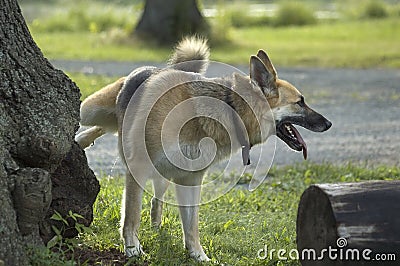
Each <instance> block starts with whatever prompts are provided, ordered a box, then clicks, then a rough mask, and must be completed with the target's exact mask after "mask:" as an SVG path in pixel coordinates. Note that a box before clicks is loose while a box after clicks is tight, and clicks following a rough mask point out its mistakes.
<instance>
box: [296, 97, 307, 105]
mask: <svg viewBox="0 0 400 266" xmlns="http://www.w3.org/2000/svg"><path fill="white" fill-rule="evenodd" d="M296 104H298V105H299V106H300V107H304V106H305V105H306V104H305V103H304V97H303V96H301V97H300V101H298V102H296Z"/></svg>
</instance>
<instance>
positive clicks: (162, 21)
mask: <svg viewBox="0 0 400 266" xmlns="http://www.w3.org/2000/svg"><path fill="white" fill-rule="evenodd" d="M207 31H208V25H207V23H206V21H205V20H204V18H203V16H202V15H201V13H200V11H199V8H198V7H197V3H196V0H184V1H182V0H147V1H146V3H145V7H144V11H143V14H142V17H141V19H140V21H139V23H138V25H137V26H136V29H135V34H137V35H139V36H140V37H141V38H145V39H150V40H155V41H157V42H158V43H160V44H167V45H168V44H171V43H175V42H176V41H177V40H179V39H180V38H181V37H182V36H184V35H187V34H194V33H199V34H206V33H207Z"/></svg>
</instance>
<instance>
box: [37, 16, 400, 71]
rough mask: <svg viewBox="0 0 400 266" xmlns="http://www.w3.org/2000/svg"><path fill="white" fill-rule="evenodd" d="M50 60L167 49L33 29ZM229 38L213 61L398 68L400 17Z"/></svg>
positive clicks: (160, 55)
mask: <svg viewBox="0 0 400 266" xmlns="http://www.w3.org/2000/svg"><path fill="white" fill-rule="evenodd" d="M32 35H33V37H34V39H35V41H36V42H37V43H38V45H39V47H40V48H41V49H42V51H43V53H44V54H45V56H46V57H49V58H54V59H79V60H117V61H143V62H151V61H153V62H154V61H164V60H166V59H167V58H168V56H169V54H170V53H171V49H169V48H159V47H156V46H153V45H149V44H145V43H143V42H141V41H137V40H136V41H135V40H133V39H132V40H130V41H125V42H122V43H121V42H113V40H112V36H108V35H107V33H87V32H85V33H79V32H78V33H76V32H74V33H43V32H34V31H33V32H32ZM230 36H231V37H230V38H231V41H230V42H226V43H222V44H219V45H218V46H216V47H212V56H211V58H212V59H213V60H217V61H222V62H226V63H234V64H247V62H248V60H249V56H250V55H251V54H255V53H256V52H257V51H258V49H261V48H262V49H265V50H266V51H268V52H269V54H270V56H271V58H272V60H273V62H274V63H275V64H276V65H278V66H314V67H355V68H367V67H400V50H399V49H398V44H399V43H400V19H396V18H389V19H383V20H359V21H348V22H334V23H323V24H318V25H310V26H303V27H285V28H272V27H262V26H257V27H247V28H232V29H230Z"/></svg>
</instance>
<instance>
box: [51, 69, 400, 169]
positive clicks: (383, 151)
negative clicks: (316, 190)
mask: <svg viewBox="0 0 400 266" xmlns="http://www.w3.org/2000/svg"><path fill="white" fill-rule="evenodd" d="M52 63H53V64H54V65H55V66H56V67H58V68H59V69H62V70H64V71H69V72H86V73H93V74H101V75H112V76H122V75H126V74H128V73H129V72H130V71H131V70H132V69H134V68H136V67H138V66H141V65H144V64H141V63H126V62H124V63H116V62H83V61H82V62H76V61H74V62H66V61H53V62H52ZM239 69H241V70H242V71H244V72H248V70H247V67H245V66H239ZM217 71H218V70H217ZM278 73H279V76H280V78H283V79H287V80H289V81H291V82H292V83H293V84H294V85H295V86H296V87H297V88H299V89H300V90H301V91H302V93H303V94H304V95H305V97H306V101H307V102H308V103H309V105H310V106H311V107H313V108H314V109H316V110H317V111H319V112H320V113H322V114H324V115H325V116H326V117H327V118H329V119H330V120H331V121H332V123H333V126H332V128H331V129H330V130H329V131H327V132H326V133H323V134H320V133H312V132H309V131H306V130H303V129H302V128H300V129H299V131H300V132H301V133H302V135H303V137H304V139H305V141H306V142H307V144H308V150H309V158H308V160H310V161H312V162H331V163H335V164H340V163H347V162H352V163H355V164H362V165H379V164H388V165H400V160H399V159H400V156H399V154H400V70H393V69H392V70H378V69H368V70H354V69H312V68H282V69H281V68H278ZM86 154H87V157H88V160H89V164H90V165H91V167H92V168H93V169H94V171H95V172H97V173H100V172H103V173H105V174H115V173H120V172H122V169H123V167H122V165H121V163H120V160H119V159H118V152H117V145H116V137H115V136H113V135H108V136H104V137H103V138H101V139H100V140H98V141H96V145H94V146H92V147H91V148H89V149H87V150H86ZM302 160H303V159H302V155H301V154H300V153H295V152H292V151H290V150H289V148H287V147H286V145H285V144H284V143H283V142H281V141H279V140H278V141H277V150H276V154H275V159H274V164H275V165H286V164H292V163H294V162H301V161H302Z"/></svg>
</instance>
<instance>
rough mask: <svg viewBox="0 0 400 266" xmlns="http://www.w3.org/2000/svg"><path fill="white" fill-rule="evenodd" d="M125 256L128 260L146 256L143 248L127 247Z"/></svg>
mask: <svg viewBox="0 0 400 266" xmlns="http://www.w3.org/2000/svg"><path fill="white" fill-rule="evenodd" d="M125 255H126V256H127V257H128V258H131V257H140V256H141V255H144V252H143V249H142V246H140V245H139V246H136V247H135V246H125Z"/></svg>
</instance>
